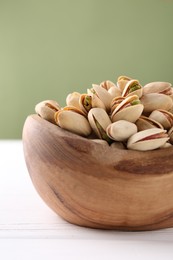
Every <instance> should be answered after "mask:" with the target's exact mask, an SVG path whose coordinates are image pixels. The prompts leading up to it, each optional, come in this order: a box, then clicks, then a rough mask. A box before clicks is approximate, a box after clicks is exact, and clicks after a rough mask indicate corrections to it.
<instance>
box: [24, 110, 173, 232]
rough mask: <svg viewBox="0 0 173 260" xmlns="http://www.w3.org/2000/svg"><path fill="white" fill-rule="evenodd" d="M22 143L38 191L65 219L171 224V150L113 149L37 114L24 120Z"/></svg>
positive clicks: (137, 226) (106, 224)
mask: <svg viewBox="0 0 173 260" xmlns="http://www.w3.org/2000/svg"><path fill="white" fill-rule="evenodd" d="M23 147H24V155H25V160H26V164H27V167H28V171H29V174H30V176H31V179H32V182H33V184H34V186H35V188H36V190H37V191H38V193H39V194H40V196H41V197H42V199H43V200H44V201H45V202H46V203H47V204H48V206H49V207H50V208H52V209H53V210H54V211H55V212H56V213H57V214H59V215H60V216H61V217H63V218H64V219H66V220H67V221H69V222H71V223H74V224H77V225H81V226H88V227H93V228H103V229H121V230H154V229H160V228H166V227H172V226H173V161H172V159H171V158H172V156H173V149H172V148H167V149H163V150H161V149H160V150H155V151H148V152H137V151H129V150H120V149H116V148H111V147H109V146H106V145H101V144H98V143H95V142H93V141H91V140H89V139H86V138H83V137H80V136H77V135H75V134H72V133H70V132H67V131H65V130H62V129H60V128H59V127H57V126H56V125H53V124H51V123H49V122H47V121H45V120H43V119H41V118H40V117H38V116H37V115H31V116H29V117H28V118H27V119H26V122H25V125H24V129H23Z"/></svg>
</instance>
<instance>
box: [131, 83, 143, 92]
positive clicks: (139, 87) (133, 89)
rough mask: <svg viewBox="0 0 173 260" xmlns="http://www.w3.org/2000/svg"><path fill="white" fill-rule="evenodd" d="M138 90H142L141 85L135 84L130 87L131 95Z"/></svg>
mask: <svg viewBox="0 0 173 260" xmlns="http://www.w3.org/2000/svg"><path fill="white" fill-rule="evenodd" d="M138 89H141V86H140V85H139V84H135V85H133V86H131V87H130V90H129V93H131V92H133V91H135V90H138Z"/></svg>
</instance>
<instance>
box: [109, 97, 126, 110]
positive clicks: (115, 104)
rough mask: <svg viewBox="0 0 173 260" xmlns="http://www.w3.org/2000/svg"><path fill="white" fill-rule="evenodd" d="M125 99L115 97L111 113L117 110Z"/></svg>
mask: <svg viewBox="0 0 173 260" xmlns="http://www.w3.org/2000/svg"><path fill="white" fill-rule="evenodd" d="M124 99H125V97H121V96H118V97H115V98H113V99H112V101H111V113H112V112H113V111H114V110H115V108H116V107H117V106H118V105H119V104H120V103H121V102H122V101H123V100H124Z"/></svg>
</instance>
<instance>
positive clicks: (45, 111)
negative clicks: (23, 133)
mask: <svg viewBox="0 0 173 260" xmlns="http://www.w3.org/2000/svg"><path fill="white" fill-rule="evenodd" d="M60 109H61V108H60V106H59V104H58V103H57V102H56V101H54V100H44V101H42V102H40V103H38V104H37V105H36V106H35V112H36V113H37V114H38V115H39V116H40V117H42V118H44V119H45V120H47V121H49V122H51V123H54V124H55V120H54V115H55V113H56V112H57V111H59V110H60Z"/></svg>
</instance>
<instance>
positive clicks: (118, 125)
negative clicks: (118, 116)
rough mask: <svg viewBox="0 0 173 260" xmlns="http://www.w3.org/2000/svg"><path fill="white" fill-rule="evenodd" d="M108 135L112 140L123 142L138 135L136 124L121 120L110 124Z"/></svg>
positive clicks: (107, 130)
mask: <svg viewBox="0 0 173 260" xmlns="http://www.w3.org/2000/svg"><path fill="white" fill-rule="evenodd" d="M106 133H107V135H108V136H109V137H110V138H111V139H112V140H115V141H120V142H123V141H126V140H127V139H128V138H129V137H130V136H131V135H133V134H135V133H137V126H136V125H135V124H134V123H131V122H128V121H125V120H119V121H117V122H114V123H112V124H110V125H109V126H108V127H107V129H106Z"/></svg>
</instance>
